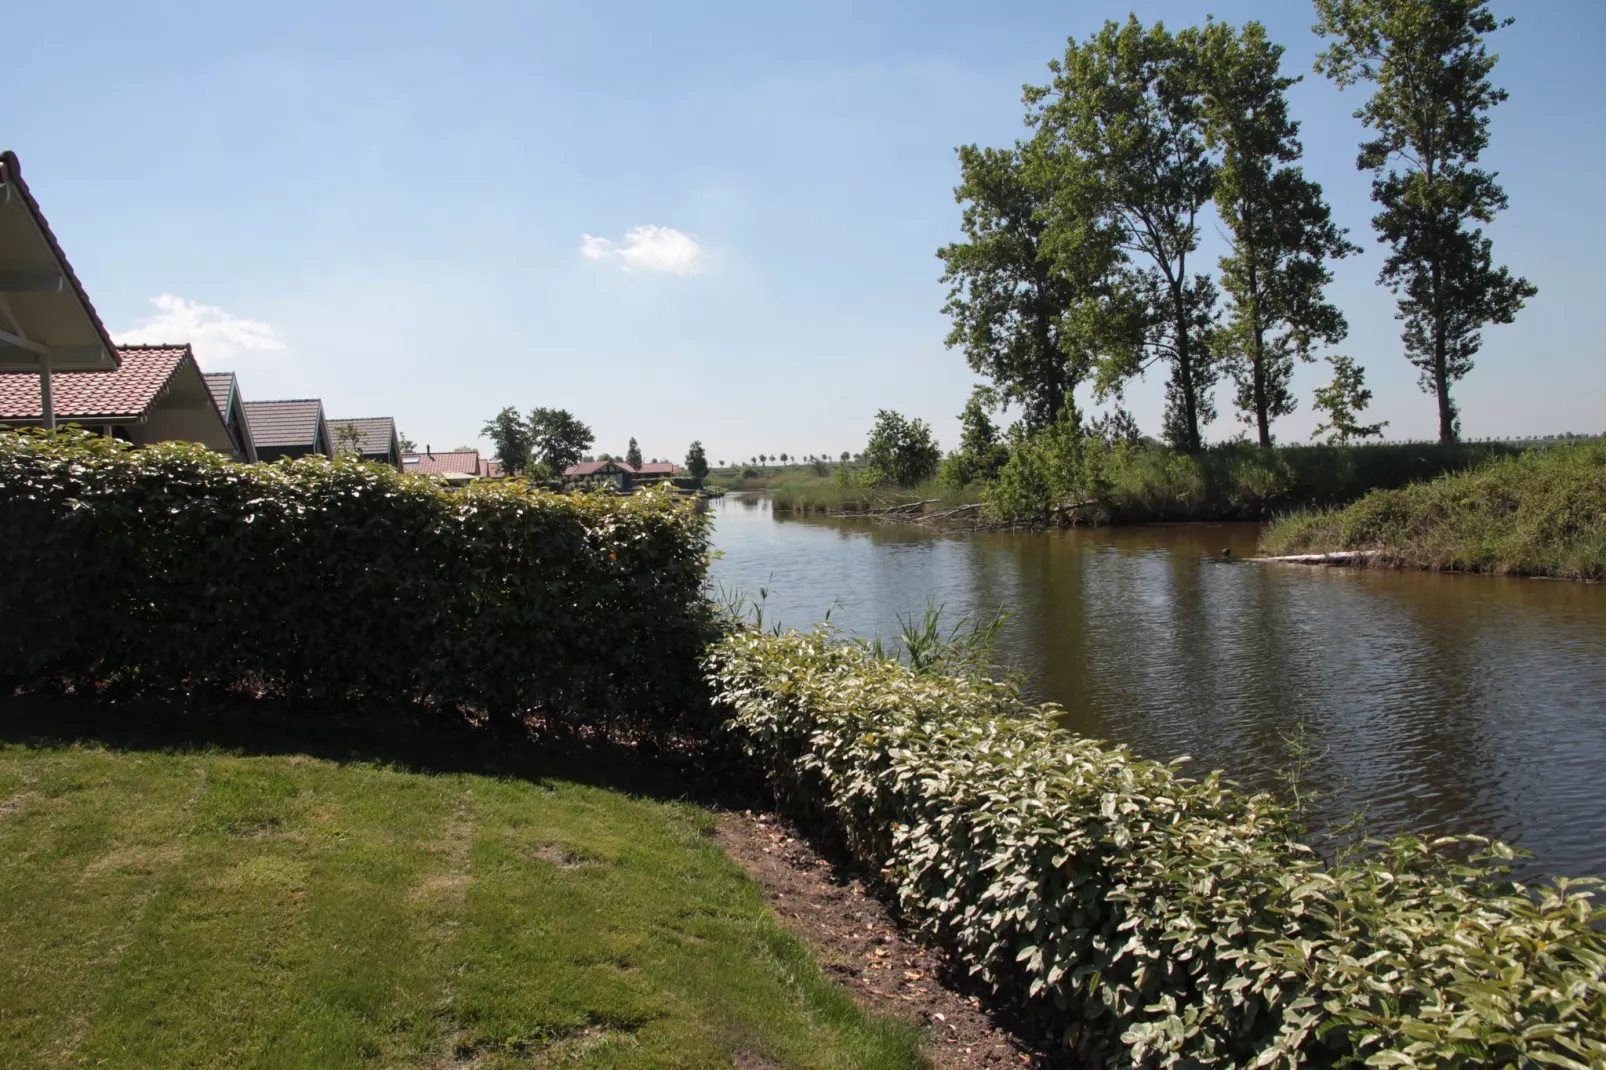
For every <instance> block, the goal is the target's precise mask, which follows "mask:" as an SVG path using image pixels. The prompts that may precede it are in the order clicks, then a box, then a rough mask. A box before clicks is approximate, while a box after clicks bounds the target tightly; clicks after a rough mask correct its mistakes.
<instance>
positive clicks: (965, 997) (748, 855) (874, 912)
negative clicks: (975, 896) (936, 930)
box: [715, 811, 1068, 1070]
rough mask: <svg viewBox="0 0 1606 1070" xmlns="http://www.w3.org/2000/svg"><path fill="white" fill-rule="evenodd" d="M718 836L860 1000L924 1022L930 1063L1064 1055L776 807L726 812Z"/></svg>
mask: <svg viewBox="0 0 1606 1070" xmlns="http://www.w3.org/2000/svg"><path fill="white" fill-rule="evenodd" d="M715 836H716V839H717V841H718V843H719V845H720V847H721V848H723V849H724V851H725V853H726V854H728V855H730V856H731V858H733V859H735V860H736V862H737V863H738V864H740V865H741V867H742V868H743V869H745V870H747V872H748V874H749V875H750V876H751V877H752V878H753V879H754V880H755V881H757V882H758V884H759V887H761V888H762V889H763V890H764V901H765V902H766V903H767V904H768V905H769V908H770V911H771V912H772V913H773V914H774V915H775V916H776V917H777V918H778V919H780V921H781V924H783V925H785V926H787V927H788V928H790V929H792V930H793V931H794V932H796V933H797V934H798V935H799V936H801V937H802V938H803V939H805V940H807V941H808V943H809V944H810V945H811V946H812V947H813V949H814V951H815V954H816V956H817V957H818V958H819V960H820V965H821V967H822V968H824V969H825V971H826V973H827V974H828V975H829V976H833V977H835V978H837V980H838V981H839V982H840V983H841V984H842V985H843V986H845V987H846V988H847V989H848V990H849V991H851V992H852V993H853V994H854V996H855V997H856V998H857V999H858V1000H859V1002H860V1003H861V1004H862V1005H864V1006H865V1007H867V1008H871V1009H873V1010H875V1011H876V1012H879V1013H882V1014H890V1015H894V1016H896V1017H899V1018H903V1019H904V1020H906V1021H910V1022H913V1023H914V1024H916V1025H918V1026H920V1027H921V1028H922V1029H923V1030H924V1032H925V1036H926V1046H927V1052H928V1055H929V1057H930V1058H931V1061H932V1063H933V1064H935V1065H936V1066H938V1067H940V1068H943V1070H948V1068H954V1070H969V1068H972V1067H989V1068H997V1067H1004V1066H1011V1067H1063V1066H1066V1065H1068V1064H1066V1063H1064V1062H1063V1061H1060V1060H1056V1059H1054V1058H1052V1057H1051V1056H1050V1055H1049V1054H1047V1052H1046V1051H1045V1050H1044V1048H1043V1047H1042V1046H1041V1045H1036V1044H1033V1043H1031V1042H1030V1041H1029V1040H1027V1039H1026V1038H1025V1037H1023V1036H1021V1035H1019V1034H1018V1033H1017V1032H1015V1031H1012V1029H1011V1028H1010V1025H1007V1024H1004V1023H1003V1022H1001V1021H1000V1020H999V1018H998V1017H997V1016H995V1015H994V1013H993V1012H992V1011H990V1010H989V1009H988V1008H987V1007H986V1006H984V1005H983V1003H982V1001H981V999H980V998H979V997H977V996H973V995H969V994H968V993H966V992H965V991H964V987H965V986H964V984H963V978H962V977H960V976H955V975H956V973H957V971H956V970H955V968H954V965H953V963H952V962H951V961H950V960H949V958H948V956H947V955H945V954H944V953H943V952H940V951H934V950H932V949H930V948H926V947H922V946H920V945H919V944H917V943H915V942H914V941H913V940H912V939H911V938H910V937H909V935H908V934H906V933H905V932H904V931H903V930H901V929H900V928H899V926H898V919H897V915H896V912H895V911H894V910H893V909H892V908H891V907H889V906H888V905H887V904H886V903H884V902H882V901H881V900H880V899H878V898H876V897H875V896H874V895H873V894H871V892H870V890H869V889H868V888H867V887H866V885H865V883H864V881H863V880H862V877H861V874H859V873H857V872H855V871H854V870H853V869H852V868H851V867H849V866H847V865H845V864H842V863H834V862H832V861H831V860H829V859H828V858H826V857H824V856H822V855H821V854H820V853H819V852H817V851H816V850H815V849H814V848H813V847H812V846H811V845H810V844H809V843H808V841H807V840H805V839H804V838H803V837H802V836H800V835H799V834H798V833H797V832H796V831H795V830H794V829H793V828H792V827H791V826H789V825H787V824H786V823H785V822H784V821H782V820H781V819H780V818H778V817H776V816H775V815H774V814H755V813H753V812H751V811H742V812H727V813H723V814H721V815H720V818H719V825H718V831H717V832H716V834H715ZM1048 1039H1049V1038H1044V1040H1045V1042H1046V1041H1047V1040H1048Z"/></svg>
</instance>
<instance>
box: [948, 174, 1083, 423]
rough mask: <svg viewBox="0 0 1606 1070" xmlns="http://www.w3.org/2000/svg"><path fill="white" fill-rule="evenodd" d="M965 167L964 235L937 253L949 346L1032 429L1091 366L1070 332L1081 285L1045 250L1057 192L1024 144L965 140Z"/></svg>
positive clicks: (1050, 415) (961, 197)
mask: <svg viewBox="0 0 1606 1070" xmlns="http://www.w3.org/2000/svg"><path fill="white" fill-rule="evenodd" d="M959 170H960V176H961V180H960V183H959V185H958V186H957V187H955V189H954V199H955V200H957V201H959V202H960V203H961V204H963V205H964V206H965V209H964V214H963V216H962V218H961V221H960V226H961V228H962V229H963V230H964V234H965V240H964V241H960V242H955V243H953V244H951V245H947V246H944V247H943V248H941V249H939V250H938V251H937V256H938V257H939V258H940V259H941V260H942V262H943V267H944V271H943V275H942V281H943V282H945V283H947V284H948V286H949V290H948V302H947V304H945V305H944V306H943V311H944V312H945V313H947V314H948V316H949V317H950V318H951V319H952V321H953V329H952V330H950V331H949V332H948V337H947V338H946V339H944V344H946V345H947V346H948V347H949V348H950V349H954V348H957V349H959V350H960V351H961V352H963V353H964V354H965V361H966V363H967V364H969V365H970V368H971V370H972V371H974V372H976V373H977V374H978V375H984V376H986V377H987V378H988V379H991V380H992V382H993V385H994V387H995V388H996V389H997V392H998V396H999V397H1000V399H1001V400H1002V401H1003V402H1004V403H1006V404H1008V403H1011V402H1013V403H1017V404H1019V405H1020V406H1021V408H1022V410H1023V412H1024V419H1025V422H1026V425H1027V426H1028V427H1031V428H1038V427H1043V426H1046V425H1047V424H1048V423H1050V422H1051V421H1052V420H1053V419H1054V413H1055V411H1056V410H1058V408H1059V406H1060V404H1061V403H1062V401H1063V400H1064V398H1065V395H1066V393H1067V392H1068V391H1070V390H1072V389H1073V388H1074V387H1075V386H1076V384H1077V383H1078V382H1079V381H1080V380H1081V379H1082V378H1083V377H1084V376H1085V375H1086V374H1087V363H1088V362H1087V359H1086V357H1085V355H1084V354H1083V352H1082V351H1081V349H1080V348H1079V347H1078V346H1077V345H1075V344H1074V343H1073V342H1071V341H1070V340H1069V338H1067V337H1066V331H1065V327H1066V324H1065V322H1064V316H1065V314H1066V312H1067V310H1068V309H1070V308H1071V306H1072V305H1073V304H1074V303H1075V301H1076V299H1077V291H1076V287H1075V284H1074V283H1073V282H1072V280H1071V279H1070V278H1068V277H1067V276H1066V275H1065V273H1064V272H1063V271H1062V270H1060V268H1059V267H1058V266H1057V265H1056V264H1055V261H1054V258H1053V257H1052V256H1051V255H1049V253H1048V251H1047V250H1045V248H1044V246H1043V234H1044V231H1045V230H1046V229H1047V226H1048V221H1047V212H1046V205H1045V198H1046V196H1047V195H1048V193H1047V191H1046V190H1045V188H1044V187H1043V186H1041V185H1040V184H1037V183H1034V181H1033V174H1032V170H1031V169H1030V168H1029V167H1028V164H1027V161H1026V160H1025V159H1024V158H1023V150H1022V148H1021V147H1019V146H1017V147H1016V148H1014V149H982V148H977V147H976V146H975V145H966V146H963V147H961V148H960V149H959Z"/></svg>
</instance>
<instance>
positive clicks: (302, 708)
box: [0, 693, 764, 808]
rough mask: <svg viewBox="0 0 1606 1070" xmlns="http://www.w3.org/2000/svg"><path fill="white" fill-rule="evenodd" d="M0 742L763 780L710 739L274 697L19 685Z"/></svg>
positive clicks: (665, 783) (728, 798)
mask: <svg viewBox="0 0 1606 1070" xmlns="http://www.w3.org/2000/svg"><path fill="white" fill-rule="evenodd" d="M0 744H16V745H22V746H27V747H40V748H43V747H60V746H70V745H73V744H87V745H94V746H101V747H106V748H107V749H110V750H119V751H130V752H134V751H163V752H182V751H192V750H193V751H204V750H216V751H223V752H227V753H231V754H240V755H258V756H270V755H306V756H308V757H311V758H321V759H325V760H328V761H334V762H371V763H376V764H380V765H385V766H389V767H391V768H396V769H402V770H405V771H407V772H412V773H471V774H477V775H481V776H492V777H504V778H509V779H517V780H526V781H530V782H532V783H537V784H539V783H541V782H543V781H548V780H552V781H564V782H568V783H577V784H586V785H589V786H591V787H597V788H605V789H608V790H611V791H617V792H620V793H623V794H626V795H632V796H639V797H643V798H650V799H657V800H677V801H688V802H697V803H701V804H704V805H709V806H717V807H726V808H743V807H751V806H754V805H760V806H761V805H763V799H764V795H763V792H762V788H761V786H760V785H758V784H757V783H756V782H755V781H753V780H752V778H750V777H748V776H745V775H743V774H742V773H741V772H740V770H739V769H738V768H737V767H736V766H735V765H734V764H733V763H732V762H730V761H729V760H728V759H722V758H721V756H720V755H719V754H718V753H717V752H716V751H715V750H714V749H713V748H707V747H694V746H691V745H680V746H674V745H672V746H667V747H665V746H653V745H645V744H643V745H638V744H636V743H633V742H626V741H617V740H609V739H603V738H576V737H574V736H541V735H537V734H534V733H526V732H522V731H520V730H516V729H510V728H506V727H502V728H498V729H494V730H493V729H490V728H485V727H480V726H476V725H474V724H471V723H470V722H468V721H466V720H456V719H452V718H449V717H446V716H443V715H424V716H420V715H419V714H418V713H417V712H416V711H414V710H407V711H405V712H403V713H399V714H397V715H396V716H395V718H394V719H391V720H385V719H383V715H380V714H376V713H374V712H373V711H372V710H366V709H364V710H358V709H351V708H343V707H340V706H338V705H329V706H317V707H313V706H308V705H307V704H305V703H297V704H295V706H294V707H293V708H292V707H291V706H290V704H288V703H285V702H282V701H277V700H272V699H261V700H255V701H251V700H243V699H241V700H224V701H216V702H204V703H203V702H194V701H176V700H175V701H168V700H163V699H158V698H142V699H137V700H133V701H123V702H115V703H113V702H107V701H105V700H101V699H96V698H89V697H75V696H63V695H54V694H39V693H21V694H13V695H10V696H7V697H5V698H0Z"/></svg>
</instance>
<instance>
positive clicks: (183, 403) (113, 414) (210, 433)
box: [0, 345, 239, 456]
mask: <svg viewBox="0 0 1606 1070" xmlns="http://www.w3.org/2000/svg"><path fill="white" fill-rule="evenodd" d="M117 353H118V356H119V358H120V361H121V363H120V365H119V366H118V367H117V368H115V369H113V370H110V371H94V372H61V373H58V374H56V375H53V376H51V387H52V390H51V393H52V408H53V409H54V410H55V415H56V419H57V420H58V421H61V422H65V423H75V424H80V425H82V426H83V427H85V428H88V429H89V430H92V431H99V432H100V433H102V434H105V435H109V436H112V437H115V438H120V439H123V440H124V441H126V442H132V443H134V444H135V445H139V446H146V445H150V444H151V443H153V442H169V441H179V442H199V443H200V444H202V445H203V446H206V447H208V448H210V449H214V450H217V451H218V452H219V453H226V454H230V455H231V456H232V455H238V453H239V451H238V448H237V447H236V444H235V439H234V436H233V435H232V434H231V433H230V431H229V428H228V424H227V423H226V422H225V420H224V417H223V413H222V412H221V411H220V410H219V408H218V405H217V402H216V400H215V394H214V393H213V390H212V388H211V384H210V383H208V381H207V379H206V378H205V376H203V375H202V374H201V369H200V366H199V365H197V364H196V363H195V354H194V352H193V351H192V350H191V349H190V347H189V346H188V345H165V346H118V347H117ZM44 422H45V421H44V412H43V406H42V404H41V399H40V383H39V376H38V375H29V374H25V373H23V374H19V373H13V374H9V375H0V424H6V425H10V426H13V427H16V426H29V425H32V426H38V425H40V424H42V423H44Z"/></svg>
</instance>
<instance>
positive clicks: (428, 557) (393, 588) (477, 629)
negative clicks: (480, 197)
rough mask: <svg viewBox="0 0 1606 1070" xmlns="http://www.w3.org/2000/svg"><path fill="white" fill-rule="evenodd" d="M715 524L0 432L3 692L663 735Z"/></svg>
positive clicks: (497, 490) (692, 655)
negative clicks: (70, 685) (479, 718)
mask: <svg viewBox="0 0 1606 1070" xmlns="http://www.w3.org/2000/svg"><path fill="white" fill-rule="evenodd" d="M707 556H708V548H707V529H706V521H705V520H704V519H703V518H702V517H700V516H699V515H698V514H697V513H696V511H695V510H694V508H692V507H691V506H690V505H689V504H687V503H683V502H680V501H678V500H676V498H675V496H674V495H672V494H670V493H668V492H646V493H643V494H639V495H636V496H634V497H629V498H619V497H614V496H611V495H606V494H584V493H582V494H572V495H558V494H552V493H549V492H546V491H541V490H532V489H530V488H528V487H526V486H524V485H522V484H520V483H519V482H517V481H508V482H504V483H498V484H494V485H490V486H474V487H471V488H469V489H467V490H462V491H448V490H446V489H444V488H443V487H441V486H440V485H438V484H437V483H436V482H434V481H433V480H431V479H430V478H428V477H423V476H409V475H402V474H401V473H398V472H396V471H394V470H392V469H389V468H385V467H382V466H378V465H370V464H363V463H359V462H356V461H353V460H347V459H340V460H329V459H328V458H324V457H307V458H303V459H300V460H295V461H287V462H281V463H279V464H274V465H265V464H257V465H241V464H235V463H233V462H230V461H228V460H226V459H224V458H223V457H221V456H219V455H217V454H215V453H212V452H210V451H208V450H205V449H202V448H200V447H198V446H192V445H187V444H182V443H163V444H161V445H157V446H152V447H149V448H145V449H131V448H129V447H128V446H126V445H125V444H123V443H119V442H116V441H114V440H111V439H105V438H99V437H96V436H93V435H88V434H85V433H83V432H78V431H65V432H60V433H56V434H44V433H36V432H34V433H18V434H0V620H3V621H4V622H5V625H6V626H5V628H4V633H3V635H0V674H9V675H11V676H13V677H16V676H22V677H38V676H39V675H40V674H42V673H48V674H54V675H57V676H61V677H65V678H67V679H69V680H73V681H77V682H79V683H82V684H90V683H93V682H96V681H106V680H114V679H115V680H122V681H126V682H129V683H132V684H138V685H149V686H155V687H162V688H178V689H190V688H196V687H215V688H231V687H241V686H249V687H252V688H254V689H259V690H266V691H269V692H273V693H282V694H285V695H292V696H312V697H329V698H339V699H345V700H359V701H361V700H366V701H373V702H386V703H395V702H410V701H423V702H429V703H435V704H444V705H449V706H462V707H468V708H472V709H475V710H479V711H483V712H485V713H490V714H523V713H529V712H537V713H540V714H542V715H544V716H546V717H549V718H569V719H574V720H578V721H581V722H585V723H596V724H603V723H605V724H608V725H610V726H629V727H634V728H640V729H643V730H652V731H658V730H668V729H670V728H673V727H676V726H675V725H674V723H673V722H674V719H675V718H676V717H678V716H681V715H682V711H691V710H695V709H696V708H697V704H696V697H697V696H698V695H699V694H701V693H702V689H701V681H700V679H699V678H698V670H697V659H698V654H699V652H700V650H701V648H702V645H703V644H704V642H705V641H706V639H707V637H708V631H707V626H708V621H709V615H708V610H707V607H706V605H705V602H704V600H703V598H702V597H701V589H702V585H703V581H704V574H705V569H706V562H707Z"/></svg>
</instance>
